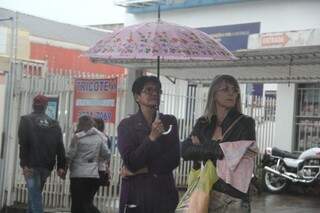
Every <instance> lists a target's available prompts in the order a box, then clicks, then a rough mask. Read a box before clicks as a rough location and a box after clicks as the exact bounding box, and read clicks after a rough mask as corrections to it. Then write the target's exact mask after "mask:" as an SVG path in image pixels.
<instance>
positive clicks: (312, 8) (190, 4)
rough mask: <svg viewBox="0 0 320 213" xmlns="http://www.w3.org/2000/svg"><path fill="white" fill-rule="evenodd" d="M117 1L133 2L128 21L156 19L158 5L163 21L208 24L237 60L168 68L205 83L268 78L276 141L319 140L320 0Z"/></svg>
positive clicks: (289, 144) (302, 145) (285, 145)
mask: <svg viewBox="0 0 320 213" xmlns="http://www.w3.org/2000/svg"><path fill="white" fill-rule="evenodd" d="M116 4H118V5H121V6H125V7H127V8H128V9H127V16H126V19H125V25H132V24H137V23H143V22H153V21H156V20H157V10H158V8H159V5H160V11H161V19H162V20H163V21H167V22H173V23H176V24H179V25H185V26H189V27H193V28H197V29H200V30H203V31H204V32H206V33H208V34H211V35H213V36H215V37H216V38H217V39H219V40H220V41H221V42H222V43H223V44H224V45H225V46H226V47H228V48H229V49H230V50H233V51H234V53H235V55H236V56H238V58H239V60H238V61H237V62H235V63H233V64H228V63H225V64H221V63H210V64H207V65H203V66H194V67H184V68H183V69H184V70H185V72H183V71H179V74H173V73H175V72H174V69H167V70H166V69H165V68H164V69H162V73H163V74H164V75H168V76H171V77H176V78H179V79H185V80H187V81H188V82H192V81H193V80H194V79H198V82H206V81H208V79H209V80H210V79H212V78H213V77H214V75H217V74H221V73H228V74H232V75H234V76H236V77H237V78H238V80H239V81H241V82H242V83H263V84H264V90H263V91H268V90H269V92H267V93H266V92H263V95H268V94H269V95H270V94H271V93H274V91H275V89H276V96H277V111H276V118H275V120H276V128H275V133H274V135H275V136H274V145H275V146H278V147H279V148H282V149H286V150H289V151H291V150H297V151H302V150H305V149H307V148H310V147H314V146H320V140H319V138H320V126H319V122H320V117H319V99H320V88H319V83H318V82H319V81H320V74H319V70H320V65H319V57H320V46H319V45H320V35H319V29H320V21H319V20H320V14H319V13H318V10H319V8H320V2H319V1H317V0H306V1H298V0H251V1H248V0H224V1H221V0H219V1H218V0H205V1H203V0H167V1H155V0H140V1H136V0H135V1H130V0H129V1H123V0H122V1H121V0H119V1H116ZM179 69H181V68H179ZM192 69H193V70H194V69H196V70H197V72H196V73H195V72H190V70H192ZM266 84H268V86H266ZM270 84H271V85H270ZM266 87H271V90H270V88H269V89H268V88H266ZM257 91H258V90H257ZM270 92H271V93H270Z"/></svg>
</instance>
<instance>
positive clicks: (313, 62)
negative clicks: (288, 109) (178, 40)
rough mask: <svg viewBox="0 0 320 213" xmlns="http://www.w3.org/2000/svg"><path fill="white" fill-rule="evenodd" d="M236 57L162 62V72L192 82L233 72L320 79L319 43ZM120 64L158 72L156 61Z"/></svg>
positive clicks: (255, 78)
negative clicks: (230, 59)
mask: <svg viewBox="0 0 320 213" xmlns="http://www.w3.org/2000/svg"><path fill="white" fill-rule="evenodd" d="M234 54H235V56H237V57H238V58H239V60H237V61H212V62H204V61H203V62H194V61H189V62H187V63H177V62H174V61H170V62H169V61H162V62H161V74H162V75H165V76H168V77H171V78H177V79H185V80H188V81H190V82H210V81H211V79H213V78H214V76H215V75H218V74H230V75H233V76H235V77H236V78H237V79H238V80H239V81H240V82H263V83H288V82H289V81H290V82H320V46H301V47H286V48H272V49H258V50H242V51H237V52H234ZM117 64H121V66H125V67H128V68H137V69H138V68H140V69H147V70H148V71H150V72H154V73H155V72H156V69H155V67H156V63H155V62H154V61H137V62H136V63H126V61H119V62H117Z"/></svg>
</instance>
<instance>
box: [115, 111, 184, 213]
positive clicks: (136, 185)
mask: <svg viewBox="0 0 320 213" xmlns="http://www.w3.org/2000/svg"><path fill="white" fill-rule="evenodd" d="M160 119H161V121H162V122H163V124H164V127H165V129H167V128H168V126H169V125H170V124H172V125H173V128H172V131H171V132H170V133H169V134H168V135H162V136H160V137H159V138H158V140H156V141H154V142H152V141H150V140H149V137H148V135H149V133H150V131H151V129H150V127H149V126H148V124H147V122H146V120H145V119H144V116H143V114H142V112H141V111H139V112H138V113H137V114H135V115H132V116H131V117H129V118H126V119H123V120H122V121H121V122H120V124H119V126H118V149H119V152H120V154H121V157H122V159H123V163H124V165H125V166H126V167H127V168H128V169H129V170H130V171H131V172H136V171H138V170H139V169H142V168H144V167H147V168H148V173H144V174H138V175H135V176H130V177H126V178H123V179H122V187H121V195H120V213H123V212H124V208H125V205H128V204H134V205H137V208H136V209H135V211H133V212H139V213H170V212H174V210H175V208H176V205H177V203H178V193H177V190H176V187H175V181H174V178H173V174H172V171H173V170H174V169H175V168H176V167H177V166H178V165H179V162H180V155H179V152H180V151H179V136H178V127H177V120H176V118H175V117H174V116H170V115H163V114H160ZM128 212H131V211H128Z"/></svg>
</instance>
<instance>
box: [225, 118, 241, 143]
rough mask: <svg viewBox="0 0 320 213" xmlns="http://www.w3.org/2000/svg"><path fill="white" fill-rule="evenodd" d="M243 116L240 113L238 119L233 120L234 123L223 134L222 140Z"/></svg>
mask: <svg viewBox="0 0 320 213" xmlns="http://www.w3.org/2000/svg"><path fill="white" fill-rule="evenodd" d="M242 117H243V115H240V116H239V117H238V118H237V119H236V120H234V121H233V122H232V124H231V125H230V126H229V127H228V129H227V130H226V131H225V132H224V133H223V135H222V140H223V139H224V137H225V136H226V135H227V133H228V132H229V131H230V130H231V129H232V127H233V126H234V125H236V123H238V121H240V119H241V118H242Z"/></svg>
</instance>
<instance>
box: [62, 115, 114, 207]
mask: <svg viewBox="0 0 320 213" xmlns="http://www.w3.org/2000/svg"><path fill="white" fill-rule="evenodd" d="M105 141H106V138H105V137H104V135H103V134H102V133H101V132H100V131H99V130H97V129H96V128H95V127H94V121H93V119H92V118H91V117H90V116H87V115H84V116H81V117H80V118H79V122H78V127H77V130H76V133H75V135H74V136H73V138H72V141H71V143H70V147H69V150H68V152H67V160H68V163H69V168H70V192H71V201H72V203H71V212H72V213H99V212H100V211H99V210H98V209H97V208H96V207H95V206H94V205H93V198H94V196H95V193H96V192H97V188H99V173H98V167H99V163H98V162H99V161H100V160H107V159H109V157H110V154H109V150H108V147H107V146H106V142H105Z"/></svg>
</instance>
